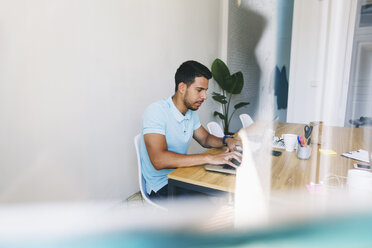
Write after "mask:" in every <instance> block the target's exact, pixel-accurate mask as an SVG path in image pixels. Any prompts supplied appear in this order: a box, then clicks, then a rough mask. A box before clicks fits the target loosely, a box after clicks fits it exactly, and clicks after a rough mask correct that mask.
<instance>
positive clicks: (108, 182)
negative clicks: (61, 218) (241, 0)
mask: <svg viewBox="0 0 372 248" xmlns="http://www.w3.org/2000/svg"><path fill="white" fill-rule="evenodd" d="M220 4H221V3H220V1H215V0H204V1H199V0H177V1H173V0H158V1H151V0H145V1H120V0H113V1H105V2H104V1H99V0H89V1H88V0H78V1H75V0H48V1H47V0H35V1H32V2H29V1H26V0H14V1H5V0H1V1H0V54H1V56H0V116H1V122H0V138H1V142H0V171H1V173H0V202H27V201H66V200H68V201H69V200H90V199H111V198H119V199H125V198H126V197H128V196H129V195H131V194H133V193H134V192H136V191H137V190H138V183H137V182H138V181H137V161H136V155H135V149H134V145H133V137H134V136H135V135H136V134H137V133H138V132H139V131H140V121H141V115H142V112H143V110H144V109H145V107H146V106H147V105H148V104H150V103H151V102H153V101H156V100H158V99H161V98H163V97H168V96H169V95H170V94H171V93H172V92H173V91H174V79H173V78H174V73H175V70H176V69H177V67H178V66H179V65H180V64H181V63H182V62H183V61H185V60H188V59H195V60H199V61H200V62H202V63H204V64H206V65H207V66H209V67H210V65H211V63H212V61H213V60H214V59H215V58H216V57H218V56H219V39H220V37H219V32H220V29H219V28H220V26H219V24H220V23H219V21H220ZM210 87H211V88H212V89H213V85H212V84H211V86H210ZM214 105H215V104H214V103H213V101H212V100H211V99H210V100H209V101H208V102H207V103H206V104H205V106H203V107H202V109H201V110H200V113H199V115H200V118H201V120H202V122H203V123H204V124H205V123H206V122H207V121H208V120H209V119H210V118H211V113H212V110H211V108H213V107H214Z"/></svg>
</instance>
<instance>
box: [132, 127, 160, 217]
mask: <svg viewBox="0 0 372 248" xmlns="http://www.w3.org/2000/svg"><path fill="white" fill-rule="evenodd" d="M140 138H141V134H137V135H136V136H135V137H134V146H135V147H136V153H137V164H138V182H139V186H140V190H141V195H142V197H143V199H145V201H146V202H148V203H149V204H150V205H152V206H155V207H157V208H160V209H163V210H166V208H164V207H162V206H159V205H158V204H156V203H155V202H153V201H152V200H151V199H150V197H149V195H148V194H147V191H146V181H145V178H144V177H143V175H142V169H141V157H140V153H139V141H140Z"/></svg>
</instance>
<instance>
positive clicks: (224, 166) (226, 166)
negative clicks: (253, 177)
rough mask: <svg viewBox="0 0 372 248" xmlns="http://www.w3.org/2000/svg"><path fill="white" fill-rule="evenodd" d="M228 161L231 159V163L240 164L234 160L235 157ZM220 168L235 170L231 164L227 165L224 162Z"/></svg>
mask: <svg viewBox="0 0 372 248" xmlns="http://www.w3.org/2000/svg"><path fill="white" fill-rule="evenodd" d="M230 161H231V162H232V163H233V164H235V165H236V166H240V163H239V161H238V160H236V159H234V158H233V159H231V160H230ZM222 168H224V169H227V170H235V168H234V167H232V166H231V165H228V164H224V165H223V167H222Z"/></svg>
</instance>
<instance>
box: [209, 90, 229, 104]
mask: <svg viewBox="0 0 372 248" xmlns="http://www.w3.org/2000/svg"><path fill="white" fill-rule="evenodd" d="M212 98H213V99H214V100H216V101H217V102H219V103H221V104H226V103H227V101H226V96H224V95H221V94H219V93H216V92H213V93H212Z"/></svg>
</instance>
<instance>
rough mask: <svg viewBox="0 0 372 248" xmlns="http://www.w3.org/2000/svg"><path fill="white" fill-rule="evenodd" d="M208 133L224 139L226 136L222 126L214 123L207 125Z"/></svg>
mask: <svg viewBox="0 0 372 248" xmlns="http://www.w3.org/2000/svg"><path fill="white" fill-rule="evenodd" d="M207 128H208V132H209V133H210V134H213V135H214V136H216V137H219V138H222V137H223V136H224V134H223V130H222V128H221V126H220V125H219V124H218V123H217V122H214V121H211V122H209V123H208V124H207Z"/></svg>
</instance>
